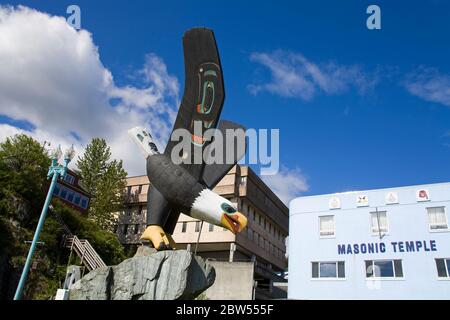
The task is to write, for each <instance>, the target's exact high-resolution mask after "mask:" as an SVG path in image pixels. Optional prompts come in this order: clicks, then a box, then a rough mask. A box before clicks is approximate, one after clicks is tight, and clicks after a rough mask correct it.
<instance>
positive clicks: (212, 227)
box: [209, 223, 214, 232]
mask: <svg viewBox="0 0 450 320" xmlns="http://www.w3.org/2000/svg"><path fill="white" fill-rule="evenodd" d="M212 231H214V225H213V224H212V223H210V224H209V232H212Z"/></svg>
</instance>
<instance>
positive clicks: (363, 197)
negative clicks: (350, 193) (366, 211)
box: [356, 194, 369, 207]
mask: <svg viewBox="0 0 450 320" xmlns="http://www.w3.org/2000/svg"><path fill="white" fill-rule="evenodd" d="M368 205H369V196H368V195H367V194H360V195H358V196H357V197H356V206H357V207H367V206H368Z"/></svg>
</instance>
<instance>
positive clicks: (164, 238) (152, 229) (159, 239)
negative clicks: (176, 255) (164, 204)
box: [141, 225, 175, 251]
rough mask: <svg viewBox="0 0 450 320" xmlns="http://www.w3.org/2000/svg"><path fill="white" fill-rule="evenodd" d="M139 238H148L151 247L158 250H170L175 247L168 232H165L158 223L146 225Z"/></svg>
mask: <svg viewBox="0 0 450 320" xmlns="http://www.w3.org/2000/svg"><path fill="white" fill-rule="evenodd" d="M141 240H148V241H150V243H151V244H152V245H153V247H154V248H155V249H156V250H158V251H161V250H172V248H175V242H174V241H173V239H172V237H171V236H170V235H169V234H166V233H165V232H164V230H163V228H161V227H160V226H158V225H150V226H148V227H147V228H146V229H145V231H144V233H143V234H142V236H141Z"/></svg>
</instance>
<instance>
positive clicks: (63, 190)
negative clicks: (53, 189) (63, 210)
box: [59, 187, 67, 199]
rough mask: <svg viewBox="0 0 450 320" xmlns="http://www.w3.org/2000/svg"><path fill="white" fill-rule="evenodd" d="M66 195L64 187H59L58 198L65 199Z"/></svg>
mask: <svg viewBox="0 0 450 320" xmlns="http://www.w3.org/2000/svg"><path fill="white" fill-rule="evenodd" d="M66 195H67V189H66V188H64V187H61V193H60V195H59V197H60V198H61V199H65V198H66Z"/></svg>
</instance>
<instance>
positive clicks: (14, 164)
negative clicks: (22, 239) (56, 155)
mask: <svg viewBox="0 0 450 320" xmlns="http://www.w3.org/2000/svg"><path fill="white" fill-rule="evenodd" d="M49 166H50V158H49V156H48V155H47V152H46V151H45V150H44V148H43V146H41V145H40V144H39V142H38V141H36V140H34V139H33V138H31V137H29V136H27V135H24V134H20V135H15V136H12V137H8V138H6V140H5V141H4V142H2V143H0V199H1V200H0V214H6V213H7V212H10V213H12V214H13V215H14V217H13V218H14V219H15V220H18V221H21V222H24V224H25V226H27V225H28V224H29V223H33V222H35V220H36V219H37V218H38V216H39V213H40V211H41V208H42V203H43V202H44V197H45V191H46V190H45V187H44V186H45V185H46V184H47V180H46V175H47V170H48V168H49ZM20 202H24V204H22V205H21V207H22V208H23V206H24V205H25V206H26V207H27V210H21V208H18V207H16V206H17V205H18V204H19V203H20ZM24 211H27V214H23V213H24Z"/></svg>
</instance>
